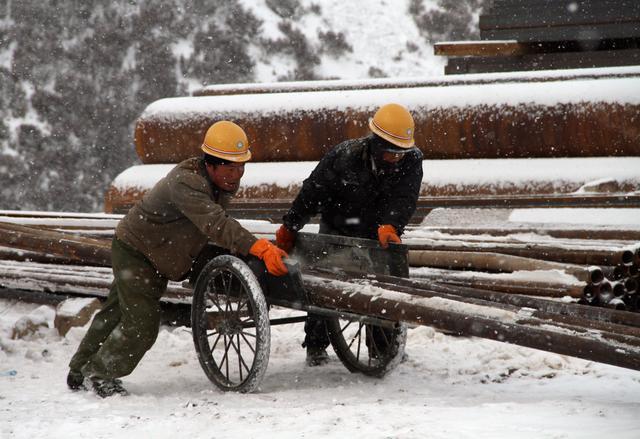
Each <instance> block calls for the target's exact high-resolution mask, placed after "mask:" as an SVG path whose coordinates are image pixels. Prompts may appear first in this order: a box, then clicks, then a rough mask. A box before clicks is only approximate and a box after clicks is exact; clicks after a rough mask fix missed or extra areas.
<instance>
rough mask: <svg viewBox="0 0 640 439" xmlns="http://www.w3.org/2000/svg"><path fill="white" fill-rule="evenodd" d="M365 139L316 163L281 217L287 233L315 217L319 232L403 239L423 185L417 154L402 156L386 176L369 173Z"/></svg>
mask: <svg viewBox="0 0 640 439" xmlns="http://www.w3.org/2000/svg"><path fill="white" fill-rule="evenodd" d="M369 143H370V138H369V137H363V138H359V139H353V140H347V141H346V142H342V143H340V144H339V145H337V146H336V147H335V148H334V149H332V150H331V151H329V152H328V153H327V154H326V155H325V156H324V157H323V158H322V160H320V162H319V163H318V165H317V166H316V168H315V169H314V170H313V172H312V173H311V175H310V176H309V177H308V178H307V179H306V180H305V181H304V182H303V184H302V189H301V190H300V193H299V194H298V196H297V197H296V199H295V200H294V202H293V204H292V206H291V209H289V212H287V214H286V215H285V216H284V217H283V223H284V225H285V226H286V227H287V228H288V229H289V230H294V231H297V230H299V229H301V228H302V227H303V226H304V225H305V224H306V223H307V222H308V221H309V219H310V218H311V217H312V216H314V215H316V214H318V213H319V214H320V215H321V218H320V221H321V229H324V230H326V231H330V232H331V233H334V234H339V235H346V236H354V237H358V238H368V239H377V238H378V233H377V232H378V226H380V225H383V224H391V225H392V226H394V227H395V228H396V229H397V230H398V233H400V234H402V232H403V230H404V227H405V226H406V225H407V223H408V222H409V219H410V218H411V215H413V213H414V211H415V209H416V203H417V200H418V194H419V192H420V184H421V182H422V153H421V152H420V151H419V150H418V149H417V148H416V149H415V150H412V151H410V152H408V153H406V154H405V156H404V157H403V158H402V160H401V161H400V162H398V164H397V166H396V167H395V168H394V169H393V170H392V171H391V172H380V171H377V170H376V169H374V164H373V162H372V158H371V153H370V145H369Z"/></svg>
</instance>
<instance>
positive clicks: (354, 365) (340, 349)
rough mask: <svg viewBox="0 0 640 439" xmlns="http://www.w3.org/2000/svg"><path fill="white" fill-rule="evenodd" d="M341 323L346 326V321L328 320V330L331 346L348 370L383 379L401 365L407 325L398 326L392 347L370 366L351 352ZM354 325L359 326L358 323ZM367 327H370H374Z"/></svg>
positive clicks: (391, 342) (392, 338)
mask: <svg viewBox="0 0 640 439" xmlns="http://www.w3.org/2000/svg"><path fill="white" fill-rule="evenodd" d="M341 321H342V322H345V324H346V321H344V320H341V319H339V318H329V319H327V330H328V333H329V340H330V341H331V346H332V347H333V350H334V351H335V353H336V355H337V356H338V358H339V359H340V361H341V362H342V364H344V366H345V367H346V368H347V370H349V371H350V372H352V373H362V374H364V375H367V376H371V377H376V378H382V377H383V376H385V375H386V374H387V373H389V372H390V371H392V370H393V369H395V367H396V366H397V365H398V364H399V363H400V361H401V360H402V357H403V355H404V348H405V345H406V343H407V326H406V325H405V324H402V323H401V324H398V326H397V328H395V329H393V330H392V333H391V340H390V345H389V346H388V347H387V349H385V351H384V352H382V358H378V359H376V360H374V361H375V364H373V365H369V364H368V363H366V362H363V361H362V359H358V358H357V357H356V355H354V353H353V352H351V350H350V348H349V343H347V341H346V339H345V338H344V334H343V333H342V331H341V328H342V326H341V323H340V322H341ZM353 323H356V324H357V323H358V322H353ZM365 326H366V327H369V326H373V325H365ZM373 327H374V328H376V329H374V330H377V329H379V328H380V327H379V326H373ZM363 328H364V327H363Z"/></svg>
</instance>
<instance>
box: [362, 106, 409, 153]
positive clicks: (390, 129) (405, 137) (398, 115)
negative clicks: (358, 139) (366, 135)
mask: <svg viewBox="0 0 640 439" xmlns="http://www.w3.org/2000/svg"><path fill="white" fill-rule="evenodd" d="M369 128H371V131H373V132H374V133H375V134H377V135H378V136H380V137H382V138H383V139H385V140H386V141H388V142H391V143H393V144H394V145H396V146H398V147H400V148H403V149H409V148H411V147H413V146H414V145H415V140H414V139H413V132H414V129H415V123H414V122H413V117H411V113H409V110H407V109H406V108H404V107H403V106H402V105H399V104H386V105H383V106H382V107H380V108H379V109H378V111H376V114H375V115H374V116H373V118H372V119H369Z"/></svg>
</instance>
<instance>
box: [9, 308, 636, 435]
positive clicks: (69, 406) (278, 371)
mask: <svg viewBox="0 0 640 439" xmlns="http://www.w3.org/2000/svg"><path fill="white" fill-rule="evenodd" d="M282 313H286V311H283V312H282ZM29 314H31V315H33V316H36V317H37V318H40V319H42V320H44V321H46V322H48V324H49V326H50V328H47V329H42V330H40V332H38V333H37V334H36V335H35V336H34V337H32V338H31V339H28V340H11V339H10V334H11V328H12V327H13V325H14V323H15V322H16V321H17V320H18V319H19V318H20V317H22V316H25V315H29ZM53 315H54V310H53V308H52V307H49V306H38V305H29V304H24V303H16V302H13V301H9V300H0V437H2V438H3V439H4V438H41V437H42V438H43V437H46V438H58V437H64V438H128V437H136V438H139V437H150V438H151V437H152V438H175V437H190V438H204V437H208V438H213V437H215V438H227V437H243V438H244V437H249V438H251V437H278V438H284V437H291V438H294V437H295V438H297V437H320V436H323V437H355V438H357V437H367V438H378V437H416V438H417V437H420V438H423V437H429V438H447V439H449V438H452V437H454V438H473V439H479V438H513V437H518V438H536V439H540V438H598V439H600V438H603V437H615V438H616V439H624V438H629V439H631V438H638V437H640V421H639V418H638V413H639V412H640V372H634V371H630V370H625V369H621V368H616V367H611V366H605V365H601V364H596V363H592V362H587V361H583V360H578V359H573V358H569V357H564V356H561V355H556V354H549V353H543V352H540V351H535V350H531V349H527V348H521V347H516V346H510V345H506V344H501V343H497V342H493V341H487V340H482V339H476V338H466V337H451V336H447V335H443V334H441V333H438V332H435V331H433V330H432V329H430V328H427V327H420V328H415V329H411V330H410V331H409V339H408V345H407V353H408V360H407V361H406V362H404V363H402V364H400V365H399V366H398V368H397V369H396V370H395V371H393V372H392V373H391V374H390V375H388V376H387V377H385V378H383V379H374V378H368V377H365V376H362V375H356V374H351V373H349V372H348V371H347V370H346V369H345V368H344V367H343V366H342V365H341V363H340V362H339V360H337V358H336V357H335V356H334V355H333V354H332V359H331V362H330V364H329V365H327V366H325V367H320V368H310V367H307V366H305V364H304V350H303V349H302V348H301V347H300V343H301V341H302V336H303V331H302V327H301V325H287V326H276V327H273V328H272V349H271V360H270V363H269V368H268V370H267V374H266V376H265V379H264V381H263V382H262V387H261V389H260V391H259V392H258V393H254V394H229V393H222V392H220V391H219V390H217V389H216V388H215V387H213V385H212V384H211V383H210V382H209V381H208V380H207V378H206V377H205V375H204V373H203V372H202V370H201V369H200V365H199V364H198V360H197V358H196V354H195V350H194V347H193V343H192V339H191V334H190V333H189V331H188V330H187V329H186V328H183V327H179V328H170V327H162V328H161V331H160V335H159V337H158V341H157V342H156V344H155V346H154V347H153V348H152V349H151V351H149V352H148V354H147V355H146V357H145V358H144V359H143V360H142V362H141V363H140V365H139V367H138V368H137V369H136V370H135V371H134V373H133V374H132V375H130V376H128V377H125V378H124V384H125V386H126V387H127V388H128V390H129V391H130V393H131V395H130V396H128V397H120V396H117V397H112V398H110V399H106V400H103V399H101V398H99V397H97V396H95V395H94V394H91V393H85V392H80V393H73V392H70V391H69V390H67V388H66V385H65V374H66V371H67V369H66V367H67V366H66V365H67V362H68V361H69V359H70V357H71V355H72V354H73V352H74V350H75V348H76V346H77V345H78V342H79V341H80V339H81V337H82V336H83V334H84V332H85V330H86V328H75V329H72V330H71V331H70V332H69V333H68V334H67V336H66V337H60V336H58V335H57V333H56V332H55V330H54V329H51V328H52V327H53V323H52V320H53ZM11 371H15V372H16V373H15V375H11V373H10V372H11Z"/></svg>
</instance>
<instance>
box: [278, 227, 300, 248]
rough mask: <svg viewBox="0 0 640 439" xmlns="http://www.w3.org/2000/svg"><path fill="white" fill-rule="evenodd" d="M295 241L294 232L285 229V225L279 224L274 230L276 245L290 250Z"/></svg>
mask: <svg viewBox="0 0 640 439" xmlns="http://www.w3.org/2000/svg"><path fill="white" fill-rule="evenodd" d="M295 242H296V232H292V231H291V230H289V229H287V228H286V227H285V225H284V224H283V225H281V226H280V228H279V229H278V231H277V232H276V245H277V246H278V247H280V248H281V249H282V250H284V251H286V252H290V251H291V249H292V248H293V244H294V243H295Z"/></svg>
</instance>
